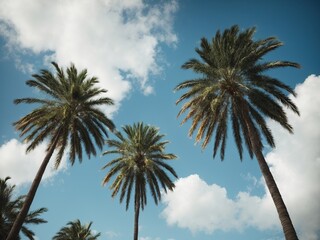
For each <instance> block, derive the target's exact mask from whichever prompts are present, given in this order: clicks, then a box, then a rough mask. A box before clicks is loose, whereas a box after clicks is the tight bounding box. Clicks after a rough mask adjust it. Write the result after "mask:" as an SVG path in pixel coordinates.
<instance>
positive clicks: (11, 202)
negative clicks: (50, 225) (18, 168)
mask: <svg viewBox="0 0 320 240" xmlns="http://www.w3.org/2000/svg"><path fill="white" fill-rule="evenodd" d="M9 179H10V177H6V178H5V179H0V239H6V236H7V235H8V234H9V231H10V229H11V226H12V224H13V221H14V220H15V219H16V217H17V215H18V213H19V211H20V209H21V207H22V204H23V201H24V198H25V196H18V197H17V198H13V191H14V188H15V185H12V186H10V185H8V184H7V181H8V180H9ZM46 211H47V209H46V208H40V209H37V210H35V211H31V212H29V213H28V215H27V217H26V219H25V221H24V224H23V226H22V229H21V231H22V233H23V234H24V235H25V236H26V237H27V238H28V239H30V240H34V236H35V234H34V232H33V231H31V230H30V229H28V228H27V225H28V224H40V223H46V222H47V221H45V220H44V219H42V218H40V217H39V216H40V215H41V214H42V213H44V212H46ZM18 239H21V238H20V236H19V237H18Z"/></svg>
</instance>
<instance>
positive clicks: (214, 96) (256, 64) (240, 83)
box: [175, 26, 299, 159]
mask: <svg viewBox="0 0 320 240" xmlns="http://www.w3.org/2000/svg"><path fill="white" fill-rule="evenodd" d="M254 33H255V28H249V29H247V30H245V31H243V32H240V31H239V27H238V26H232V27H231V28H230V29H227V30H225V31H224V32H223V33H222V34H221V33H220V31H218V32H217V33H216V35H215V37H213V38H212V41H211V42H209V41H208V40H207V39H206V38H202V39H201V46H200V48H196V52H197V53H198V54H199V56H200V57H201V60H198V59H191V60H189V61H187V62H186V63H185V64H184V65H183V66H182V68H184V69H191V70H193V71H194V72H195V73H198V74H200V75H201V77H200V78H197V79H192V80H188V81H185V82H182V83H180V84H179V85H178V86H177V87H176V88H175V90H181V89H187V92H186V93H184V94H183V95H182V96H181V97H180V98H179V99H178V101H177V104H178V103H180V102H182V101H184V100H187V102H186V103H185V104H184V105H183V106H182V108H181V110H180V112H179V114H178V116H179V115H181V114H183V113H184V112H186V111H187V110H188V114H187V115H186V117H185V118H184V119H183V121H182V123H184V122H186V121H187V120H189V119H192V125H191V128H190V130H189V135H190V136H191V135H193V133H194V131H195V130H196V129H198V131H197V134H196V141H200V140H203V142H202V147H203V148H205V147H206V146H207V145H208V143H209V142H210V140H211V138H212V136H213V135H214V132H215V142H214V147H213V155H214V156H215V155H216V153H217V150H218V149H219V146H220V154H221V159H223V158H224V153H225V146H226V138H227V129H228V128H227V124H228V120H231V123H232V129H233V136H234V139H235V142H236V144H237V148H238V151H239V155H240V158H241V159H242V152H243V146H242V145H243V139H244V141H245V144H246V146H247V149H248V151H249V154H250V156H251V158H252V157H253V146H252V143H251V140H250V136H249V134H248V130H247V128H248V121H249V122H250V124H251V125H252V134H253V135H254V136H255V141H257V147H258V148H259V150H261V149H262V147H263V145H262V136H263V137H264V138H265V139H266V141H267V143H268V144H269V145H270V146H272V147H274V145H275V144H274V139H273V136H272V133H271V131H270V130H269V128H268V127H267V125H266V122H265V120H264V117H265V116H266V117H269V118H271V119H273V120H275V121H276V122H278V123H280V124H281V125H282V126H283V127H284V128H285V129H287V130H288V131H289V132H292V127H291V126H290V124H289V123H288V120H287V116H286V113H285V112H284V111H283V108H282V107H281V104H282V105H284V106H286V107H288V108H290V109H291V110H293V111H294V112H295V113H297V114H299V111H298V109H297V107H296V106H295V104H294V103H293V102H292V101H291V100H290V98H289V97H287V96H286V95H285V94H284V92H283V91H287V92H289V93H291V94H293V95H295V92H294V91H293V89H292V88H291V87H289V86H288V85H286V84H284V83H282V82H280V81H279V80H278V79H276V78H273V77H270V76H268V75H266V74H265V72H266V71H267V70H271V69H276V68H281V67H299V65H298V64H297V63H294V62H289V61H262V59H263V57H264V56H265V55H266V54H267V53H269V52H271V51H273V50H275V49H277V48H278V47H280V46H282V45H283V43H282V42H280V41H278V40H277V39H276V38H275V37H269V38H266V39H263V40H259V41H254V40H253V39H252V37H253V34H254ZM242 136H243V137H242Z"/></svg>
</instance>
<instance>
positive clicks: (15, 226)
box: [6, 136, 59, 240]
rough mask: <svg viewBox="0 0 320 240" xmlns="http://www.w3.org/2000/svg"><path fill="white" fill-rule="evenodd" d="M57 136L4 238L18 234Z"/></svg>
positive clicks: (11, 238)
mask: <svg viewBox="0 0 320 240" xmlns="http://www.w3.org/2000/svg"><path fill="white" fill-rule="evenodd" d="M58 139H59V138H58V137H57V136H56V139H55V140H54V143H53V144H52V146H51V148H50V149H49V150H48V152H47V154H46V156H45V158H44V159H43V161H42V163H41V165H40V167H39V169H38V172H37V174H36V176H35V178H34V180H33V182H32V185H31V187H30V189H29V192H28V195H27V196H26V199H25V201H24V203H23V206H22V208H21V211H20V213H19V214H18V216H17V218H16V219H15V221H14V223H13V225H12V227H11V230H10V232H9V234H8V236H7V238H6V240H16V239H17V237H18V235H19V232H20V230H21V227H22V224H23V222H24V220H25V218H26V216H27V215H28V212H29V209H30V206H31V204H32V202H33V199H34V196H35V195H36V192H37V189H38V187H39V185H40V182H41V179H42V176H43V174H44V172H45V170H46V167H47V165H48V163H49V160H50V158H51V156H52V154H53V151H54V149H55V147H56V145H57V142H58Z"/></svg>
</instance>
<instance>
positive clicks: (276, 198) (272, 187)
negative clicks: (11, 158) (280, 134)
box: [245, 114, 298, 240]
mask: <svg viewBox="0 0 320 240" xmlns="http://www.w3.org/2000/svg"><path fill="white" fill-rule="evenodd" d="M245 121H246V124H247V127H248V132H249V136H250V141H251V144H252V148H253V149H252V150H253V153H254V155H255V156H256V158H257V161H258V163H259V167H260V170H261V172H262V175H263V177H264V179H265V182H266V184H267V187H268V189H269V192H270V194H271V197H272V199H273V202H274V204H275V206H276V209H277V212H278V215H279V219H280V222H281V225H282V229H283V232H284V236H285V238H286V240H298V236H297V233H296V230H295V229H294V226H293V224H292V221H291V218H290V216H289V212H288V210H287V207H286V205H285V203H284V201H283V199H282V196H281V194H280V191H279V189H278V186H277V183H276V181H275V180H274V178H273V176H272V173H271V171H270V169H269V166H268V164H267V162H266V160H265V158H264V156H263V154H262V152H261V147H259V146H258V142H259V140H258V135H257V133H256V131H255V130H254V128H253V123H252V121H251V120H250V119H249V118H248V115H247V114H245Z"/></svg>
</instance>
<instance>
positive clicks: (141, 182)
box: [103, 123, 177, 240]
mask: <svg viewBox="0 0 320 240" xmlns="http://www.w3.org/2000/svg"><path fill="white" fill-rule="evenodd" d="M122 129H123V131H124V132H125V134H126V137H124V136H123V135H122V134H121V133H120V132H117V133H116V136H117V137H118V140H107V145H108V146H109V147H110V148H112V150H110V151H106V152H104V154H117V155H118V157H117V158H115V159H114V160H112V161H110V162H109V163H108V164H106V165H105V166H104V167H103V169H105V168H107V167H111V169H110V171H109V172H108V174H107V175H106V176H105V178H104V179H103V185H105V184H106V183H108V182H109V181H110V179H111V178H112V177H113V176H116V177H115V179H114V181H113V183H112V185H111V187H110V189H111V190H112V197H115V196H116V195H117V194H118V192H119V191H120V203H122V201H123V200H124V198H126V209H128V207H129V203H130V197H131V192H132V189H133V188H134V210H135V216H134V238H133V239H134V240H138V226H139V213H140V208H141V209H142V210H143V209H144V206H145V205H146V204H147V194H146V193H147V189H146V187H147V185H149V189H150V191H151V194H152V197H153V200H154V202H155V204H158V202H159V201H160V200H161V191H160V186H159V185H161V187H162V188H163V189H164V191H165V192H167V189H169V190H173V188H174V183H173V182H172V181H171V179H170V178H169V176H168V175H167V173H166V171H168V172H169V173H171V174H172V175H173V176H174V177H176V178H177V174H176V172H175V171H174V169H173V168H172V167H170V166H169V165H168V164H167V163H165V161H167V160H171V159H175V158H176V156H175V155H174V154H168V153H165V152H164V150H165V146H166V145H167V143H168V141H162V138H163V137H164V135H161V134H159V130H158V129H157V128H155V127H153V126H148V125H144V124H143V123H137V124H134V125H133V126H129V125H126V126H124V127H123V128H122Z"/></svg>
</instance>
